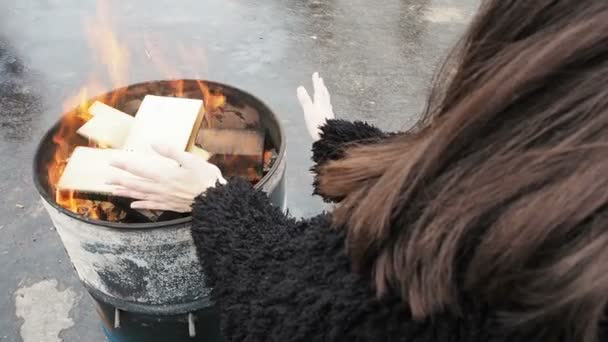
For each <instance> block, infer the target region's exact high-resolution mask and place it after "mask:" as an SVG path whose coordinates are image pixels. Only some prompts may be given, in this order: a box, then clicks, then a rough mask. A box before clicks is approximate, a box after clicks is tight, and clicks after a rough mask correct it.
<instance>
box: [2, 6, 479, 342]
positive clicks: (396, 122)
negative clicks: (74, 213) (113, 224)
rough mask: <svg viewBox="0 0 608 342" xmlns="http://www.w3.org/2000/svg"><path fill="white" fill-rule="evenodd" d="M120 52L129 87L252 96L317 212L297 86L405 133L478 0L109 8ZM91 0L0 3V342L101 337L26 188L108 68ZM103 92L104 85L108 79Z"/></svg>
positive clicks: (292, 199)
mask: <svg viewBox="0 0 608 342" xmlns="http://www.w3.org/2000/svg"><path fill="white" fill-rule="evenodd" d="M107 3H108V4H109V6H108V7H109V9H110V13H111V16H110V17H111V22H112V27H113V28H114V29H115V32H116V35H117V37H118V38H119V40H120V41H122V42H123V43H124V44H125V45H126V46H128V48H129V51H130V55H129V62H130V63H129V69H128V71H127V72H126V74H125V75H124V82H128V83H135V82H140V81H146V80H153V79H162V78H166V77H167V73H166V72H162V71H161V70H159V68H158V67H157V65H156V63H155V61H156V60H157V59H158V58H159V57H160V56H161V55H162V56H164V57H162V59H164V60H165V61H170V62H171V61H176V62H174V63H169V65H170V66H171V68H172V69H174V70H173V72H172V73H171V76H174V77H203V78H207V79H211V80H215V81H220V82H224V83H228V84H231V85H235V86H237V87H240V88H242V89H245V90H248V91H249V92H251V93H253V94H255V95H256V96H258V97H259V98H261V99H262V100H263V101H265V102H266V103H267V104H268V105H269V106H270V107H271V108H272V109H274V110H275V111H276V112H277V113H278V114H279V115H280V118H281V120H282V122H283V123H284V125H285V127H286V130H287V136H288V172H287V193H288V207H289V209H290V211H291V213H292V214H293V215H294V216H310V215H313V214H315V213H318V212H320V211H321V210H323V208H324V206H323V204H322V203H321V201H320V200H319V199H318V198H315V197H312V196H310V193H311V186H310V183H311V176H310V175H309V173H308V169H309V167H310V161H309V158H310V152H309V147H310V143H311V141H310V139H309V137H308V136H307V134H306V131H305V128H304V121H303V118H302V114H301V111H300V109H299V107H298V104H297V101H296V97H295V89H296V87H297V86H298V85H301V84H303V85H307V86H309V87H310V75H311V74H312V72H313V71H319V72H321V74H322V75H323V76H324V78H325V80H326V83H327V85H328V87H329V90H330V92H331V94H332V99H333V104H334V108H335V111H336V115H337V116H338V117H340V118H345V119H361V120H367V121H369V122H371V123H373V124H376V125H378V126H380V127H381V128H384V129H391V130H396V129H400V128H404V127H407V126H408V125H410V124H411V123H412V122H413V120H415V118H416V116H417V114H418V113H419V112H420V110H421V108H422V107H423V105H424V98H425V94H426V93H427V89H428V85H429V80H430V78H431V76H432V75H433V73H434V72H435V70H436V69H437V66H438V63H439V61H441V59H442V57H443V56H444V55H445V54H446V50H447V49H448V48H449V47H450V46H451V45H452V44H453V42H454V41H455V39H456V38H457V37H458V35H459V34H460V33H461V32H462V30H463V29H464V28H465V25H466V23H467V22H468V21H469V19H470V16H471V14H472V12H473V11H474V9H475V7H476V5H477V1H476V0H324V1H322V0H297V1H295V0H282V1H279V0H265V1H254V0H204V1H200V0H197V1H195V0H180V1H170V0H131V1H115V0H114V1H107ZM95 15H96V4H95V1H92V0H90V1H83V0H19V1H2V2H0V158H1V159H0V160H1V161H0V193H1V194H2V198H3V200H2V201H1V203H0V263H1V265H2V266H1V268H0V270H1V273H0V342H5V341H22V340H23V341H26V342H34V341H35V342H38V341H44V342H47V341H103V335H102V333H101V331H100V329H99V323H98V321H97V319H96V316H95V312H94V310H93V306H92V303H91V300H90V299H89V298H88V297H87V295H86V294H85V293H84V291H83V289H82V287H81V286H80V284H79V283H78V280H77V278H76V275H75V273H74V272H73V270H72V267H71V265H70V263H69V260H68V259H67V257H66V254H65V252H64V250H63V247H62V246H61V242H60V241H59V238H58V236H57V234H56V232H55V231H54V230H53V229H52V224H51V222H50V220H49V218H48V217H47V215H46V213H45V212H44V209H43V208H42V206H41V203H40V201H39V199H38V197H37V194H36V191H35V189H34V188H33V186H32V181H31V171H30V169H31V160H32V154H33V150H34V148H35V144H36V143H37V141H38V139H39V138H40V137H41V135H42V134H43V133H44V131H45V130H46V129H47V128H48V127H49V126H50V125H51V124H52V123H54V122H55V121H56V120H57V119H58V117H59V115H60V113H61V112H62V103H63V102H64V101H65V100H66V98H68V97H70V96H72V95H74V93H75V92H76V91H77V90H78V89H79V88H80V86H82V85H83V84H85V83H86V82H87V80H88V79H89V77H90V75H91V72H92V71H95V70H103V69H101V68H100V66H101V61H100V60H99V58H95V56H93V55H92V52H91V49H90V45H89V43H88V41H87V35H86V29H85V28H86V25H90V24H91V23H93V18H94V17H95ZM104 87H105V89H109V88H111V86H110V83H106V84H105V86H104Z"/></svg>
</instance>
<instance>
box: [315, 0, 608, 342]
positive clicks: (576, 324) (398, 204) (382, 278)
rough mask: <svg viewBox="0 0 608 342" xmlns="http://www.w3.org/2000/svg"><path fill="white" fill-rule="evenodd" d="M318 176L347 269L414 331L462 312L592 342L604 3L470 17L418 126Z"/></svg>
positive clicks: (607, 70)
mask: <svg viewBox="0 0 608 342" xmlns="http://www.w3.org/2000/svg"><path fill="white" fill-rule="evenodd" d="M345 155H346V157H345V158H344V159H341V160H338V161H334V162H331V163H328V164H327V165H325V166H324V167H321V168H320V170H319V175H318V179H317V181H318V189H319V192H320V193H321V194H323V195H325V196H328V197H331V198H340V199H342V200H341V202H340V204H339V205H338V206H337V208H336V210H335V212H334V214H333V219H334V223H335V225H336V226H337V227H345V229H347V248H348V251H349V253H350V255H351V257H352V260H353V264H354V266H355V267H357V268H358V269H360V270H364V269H368V268H369V269H371V270H372V271H373V276H374V279H375V285H376V288H377V291H378V293H379V294H380V295H382V294H385V293H387V292H389V291H393V292H397V293H398V294H400V295H401V296H402V298H403V299H404V300H405V301H406V302H407V303H408V304H409V306H410V308H411V311H412V314H413V315H414V317H417V318H424V317H428V316H430V315H432V314H434V313H437V312H441V311H445V310H448V311H451V312H453V313H456V314H457V313H459V312H460V310H461V309H462V305H461V304H462V298H463V296H469V297H474V298H476V299H478V300H480V301H482V302H483V303H485V304H486V305H488V306H489V307H490V308H494V309H495V310H496V312H497V313H498V314H501V317H503V318H504V321H503V322H505V323H507V324H509V326H511V327H513V326H515V327H516V328H517V329H519V330H526V329H527V330H530V331H533V332H534V333H533V339H536V340H547V339H558V338H559V339H564V338H565V339H568V340H575V341H595V340H596V339H597V334H598V324H599V322H600V320H601V319H602V315H603V312H604V309H605V307H606V303H607V299H608V210H607V209H608V207H607V205H608V1H606V0H586V1H580V0H533V1H529V0H493V1H489V0H488V1H484V3H483V4H482V7H481V9H480V12H479V14H478V15H477V16H476V18H475V19H474V21H473V23H472V25H471V27H470V28H469V30H468V32H467V33H466V34H465V36H464V38H463V39H462V40H461V41H460V43H459V44H458V46H457V48H456V49H455V50H454V52H453V54H452V55H451V58H450V59H449V60H448V62H447V63H446V64H445V65H444V67H443V69H442V71H441V73H440V74H439V77H437V79H436V80H435V88H434V89H433V91H432V94H431V96H430V100H429V104H428V106H427V110H426V113H425V115H423V117H422V119H421V120H420V124H419V125H418V126H417V127H415V128H414V129H413V130H412V132H409V133H408V134H401V135H398V136H395V137H393V138H390V139H388V140H386V141H383V142H381V143H377V144H373V145H360V146H356V145H355V146H351V147H349V148H348V149H347V150H346V151H345Z"/></svg>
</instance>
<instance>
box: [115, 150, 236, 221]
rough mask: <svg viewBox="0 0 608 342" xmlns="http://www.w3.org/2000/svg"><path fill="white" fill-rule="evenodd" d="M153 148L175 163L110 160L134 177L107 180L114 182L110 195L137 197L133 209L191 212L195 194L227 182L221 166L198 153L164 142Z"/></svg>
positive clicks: (132, 205)
mask: <svg viewBox="0 0 608 342" xmlns="http://www.w3.org/2000/svg"><path fill="white" fill-rule="evenodd" d="M153 148H154V150H155V151H156V152H157V153H158V154H160V155H161V156H163V157H166V158H169V159H172V160H174V161H176V162H177V165H175V164H173V163H172V164H171V165H169V164H165V165H147V164H146V165H143V164H142V162H138V161H137V160H136V159H129V160H126V159H125V160H115V161H113V162H112V164H111V165H112V166H113V167H116V168H118V169H121V170H124V171H126V172H127V173H129V174H131V175H133V176H136V177H137V178H135V177H127V176H125V177H120V176H118V177H116V178H113V179H111V180H110V181H109V184H111V185H115V186H116V190H114V192H113V195H115V196H121V197H127V198H133V199H135V200H137V201H135V202H133V203H132V204H131V207H132V208H134V209H150V210H170V211H175V212H180V213H186V212H190V211H191V210H192V204H193V203H194V199H195V198H196V196H198V195H200V194H201V193H203V192H204V191H205V190H207V189H208V188H209V187H213V186H215V185H216V183H217V182H220V183H222V184H225V183H226V180H225V179H224V178H223V177H222V173H221V171H220V169H219V168H218V167H217V166H215V165H213V164H211V163H209V162H207V161H206V160H204V159H203V158H201V157H198V156H196V155H193V154H191V153H188V152H184V151H179V150H176V149H173V148H170V147H167V146H154V147H153Z"/></svg>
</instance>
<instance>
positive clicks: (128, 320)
mask: <svg viewBox="0 0 608 342" xmlns="http://www.w3.org/2000/svg"><path fill="white" fill-rule="evenodd" d="M92 298H93V300H94V302H95V304H96V308H97V313H98V314H99V317H100V318H101V321H102V329H103V331H104V333H105V335H106V337H107V338H108V341H109V342H144V341H145V342H157V341H158V342H161V341H162V342H167V341H170V342H174V341H175V342H180V341H187V342H194V341H197V342H198V341H200V342H222V341H223V339H222V336H221V333H220V329H219V326H220V323H219V315H218V313H217V310H215V309H214V307H206V308H202V309H199V310H196V311H194V312H189V313H184V314H175V315H171V314H163V315H157V314H152V313H141V312H139V313H138V312H128V311H124V310H121V309H119V308H116V307H114V306H112V305H111V304H108V303H104V302H102V301H100V300H98V299H96V298H95V297H94V296H92Z"/></svg>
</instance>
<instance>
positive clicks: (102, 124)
mask: <svg viewBox="0 0 608 342" xmlns="http://www.w3.org/2000/svg"><path fill="white" fill-rule="evenodd" d="M89 114H91V115H92V116H93V118H92V119H91V120H89V121H88V122H87V123H86V124H84V125H83V126H82V127H81V128H80V129H79V130H78V134H80V135H82V136H84V137H85V138H87V139H89V140H90V141H92V142H94V143H96V144H98V145H100V146H102V147H106V148H122V147H123V146H124V143H125V141H126V140H127V137H128V135H129V132H130V131H131V127H132V126H133V122H134V121H135V118H134V117H132V116H131V115H129V114H127V113H124V112H122V111H120V110H118V109H115V108H113V107H110V106H108V105H106V104H104V103H101V102H99V101H96V102H95V103H93V105H92V106H91V107H89ZM115 121H116V122H115ZM194 138H195V137H194V136H193V137H192V139H194ZM187 151H189V152H192V153H193V154H196V155H197V156H199V157H202V158H204V159H205V160H209V158H210V157H211V154H209V153H208V152H207V151H205V150H203V149H202V148H200V147H198V146H196V145H194V144H192V146H191V147H190V148H189V149H187Z"/></svg>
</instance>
